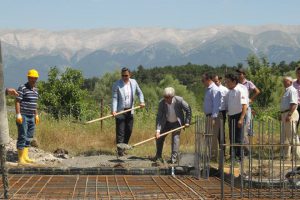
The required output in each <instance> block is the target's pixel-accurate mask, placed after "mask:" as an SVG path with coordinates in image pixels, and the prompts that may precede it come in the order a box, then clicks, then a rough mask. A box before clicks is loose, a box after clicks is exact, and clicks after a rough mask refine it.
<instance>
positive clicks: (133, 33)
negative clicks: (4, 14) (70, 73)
mask: <svg viewBox="0 0 300 200" xmlns="http://www.w3.org/2000/svg"><path fill="white" fill-rule="evenodd" d="M0 40H1V44H2V52H3V60H4V72H5V73H4V74H5V85H7V86H16V85H19V84H21V83H23V82H24V81H26V71H27V70H28V69H30V68H36V69H37V70H38V71H39V72H40V76H41V79H45V78H46V77H47V72H48V70H49V68H50V67H52V66H57V67H59V68H62V69H63V68H65V67H67V66H70V67H72V68H75V69H80V70H82V71H83V74H84V76H85V77H93V76H101V75H103V74H104V73H105V72H112V71H114V70H118V69H120V67H122V66H127V67H129V68H131V69H135V68H136V67H137V66H139V65H142V66H144V67H145V68H148V67H155V66H165V65H182V64H186V63H188V62H191V63H193V64H208V65H212V66H218V65H222V64H227V65H236V64H237V63H244V64H245V59H246V58H247V56H248V55H249V54H256V55H258V56H266V57H267V58H268V59H269V61H270V62H276V63H278V62H280V61H286V62H290V61H298V60H300V59H299V58H300V26H298V25H263V26H211V27H205V28H199V29H171V28H102V29H90V30H65V31H47V30H39V29H30V30H7V29H0Z"/></svg>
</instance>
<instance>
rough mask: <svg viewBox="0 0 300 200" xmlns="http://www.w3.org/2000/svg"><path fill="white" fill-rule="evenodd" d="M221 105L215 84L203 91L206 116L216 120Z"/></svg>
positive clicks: (219, 93)
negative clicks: (209, 115)
mask: <svg viewBox="0 0 300 200" xmlns="http://www.w3.org/2000/svg"><path fill="white" fill-rule="evenodd" d="M220 105H221V92H220V89H219V87H218V86H216V84H215V83H212V84H210V85H209V86H208V87H207V88H206V91H205V97H204V113H205V114H206V115H208V114H211V116H212V117H214V118H216V117H217V116H218V113H219V108H220Z"/></svg>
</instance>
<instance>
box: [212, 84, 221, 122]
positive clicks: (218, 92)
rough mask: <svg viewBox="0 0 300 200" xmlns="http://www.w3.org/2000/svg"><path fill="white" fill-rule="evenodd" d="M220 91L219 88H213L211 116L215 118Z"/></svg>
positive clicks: (219, 100)
mask: <svg viewBox="0 0 300 200" xmlns="http://www.w3.org/2000/svg"><path fill="white" fill-rule="evenodd" d="M221 98H222V97H221V92H220V91H219V90H214V92H213V110H212V114H211V116H212V117H213V118H217V117H218V114H219V108H220V105H221Z"/></svg>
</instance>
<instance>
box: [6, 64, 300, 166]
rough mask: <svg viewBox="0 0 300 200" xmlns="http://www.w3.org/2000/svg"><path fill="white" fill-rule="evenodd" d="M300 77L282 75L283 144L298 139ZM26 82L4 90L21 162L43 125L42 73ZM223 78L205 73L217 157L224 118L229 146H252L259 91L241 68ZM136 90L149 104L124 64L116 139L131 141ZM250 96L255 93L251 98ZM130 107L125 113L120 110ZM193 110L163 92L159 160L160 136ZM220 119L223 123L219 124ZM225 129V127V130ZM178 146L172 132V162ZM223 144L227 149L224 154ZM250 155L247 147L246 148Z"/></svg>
mask: <svg viewBox="0 0 300 200" xmlns="http://www.w3.org/2000/svg"><path fill="white" fill-rule="evenodd" d="M296 76H297V79H296V80H293V79H292V78H291V77H289V76H285V77H283V85H284V87H285V93H284V95H283V96H282V99H281V107H280V110H281V121H282V126H283V132H282V133H281V141H283V142H284V143H285V144H295V143H298V142H299V139H298V140H297V134H296V130H297V128H298V125H299V112H300V106H298V105H299V104H300V67H299V68H297V69H296ZM27 77H28V82H27V83H26V84H24V85H21V86H20V87H19V88H18V91H15V90H14V89H9V88H8V89H6V93H7V94H10V95H14V96H16V123H17V127H18V141H17V149H18V158H19V163H20V164H27V163H32V162H34V161H33V160H32V159H30V158H29V157H28V147H29V146H30V141H31V140H32V138H33V133H34V129H35V125H36V124H38V123H39V117H38V113H37V100H38V91H37V88H36V86H35V84H36V81H37V79H38V77H39V75H38V72H37V71H36V70H34V69H32V70H29V71H28V74H27ZM221 80H222V78H221V77H220V76H218V75H212V74H204V75H203V76H202V79H201V81H202V83H203V85H204V86H205V87H206V91H205V97H204V113H205V115H206V119H207V121H206V122H207V123H206V125H207V127H206V129H207V131H206V132H207V133H210V134H211V135H212V145H211V146H212V149H211V158H212V159H216V158H217V155H218V149H219V148H217V147H218V146H219V145H220V138H221V133H222V134H223V135H222V138H224V140H223V141H224V144H225V143H226V142H225V121H226V116H228V121H229V139H230V144H248V143H249V139H248V136H252V135H253V127H252V123H251V121H252V116H251V104H252V102H253V101H254V99H255V98H256V97H257V95H259V93H260V90H259V89H258V88H257V87H256V86H255V85H254V84H253V83H252V82H251V81H249V80H247V79H246V72H245V71H244V70H243V69H238V70H236V73H231V74H226V75H225V83H226V87H225V86H223V85H222V84H221ZM135 94H137V96H138V98H139V102H140V107H141V108H143V107H144V106H145V103H144V96H143V93H142V90H141V89H140V87H139V85H138V83H137V82H136V80H134V79H132V78H131V73H130V70H129V69H128V68H122V70H121V79H120V80H118V81H116V82H115V83H114V84H113V87H112V104H111V112H112V115H114V116H115V120H116V143H117V144H119V143H125V144H128V142H129V139H130V136H131V133H132V127H133V121H134V120H133V113H134V110H133V107H134V101H135ZM250 95H251V96H250ZM126 110H130V111H129V112H126V113H124V114H120V115H119V114H118V112H121V111H126ZM191 112H192V111H191V108H190V106H189V105H188V103H187V102H186V101H185V100H184V99H183V98H182V97H180V96H176V95H175V90H174V88H172V87H167V88H165V89H164V91H163V98H162V99H161V100H160V102H159V106H158V112H157V116H156V134H155V137H156V138H157V140H156V155H155V158H154V159H155V160H161V161H162V160H163V159H162V151H163V144H164V140H165V137H166V136H162V137H160V135H161V134H162V133H164V132H167V131H169V130H172V129H175V128H178V127H181V126H185V127H188V126H189V125H190V122H191V116H192V113H191ZM221 122H223V123H222V124H221ZM221 128H222V130H221ZM218 143H219V145H218ZM179 145H180V130H178V131H175V132H173V133H172V145H171V149H172V151H171V156H170V160H169V162H170V163H176V162H177V159H178V151H179ZM225 152H226V151H225V148H224V153H225ZM233 152H234V155H235V159H236V160H238V161H241V159H242V151H241V147H240V146H237V147H233ZM125 153H126V152H125V151H124V149H120V148H117V154H118V156H123V155H124V154H125ZM284 153H285V154H284V156H285V158H290V156H291V147H290V146H287V147H285V151H284ZM245 154H247V148H245ZM296 156H297V157H298V158H300V151H296Z"/></svg>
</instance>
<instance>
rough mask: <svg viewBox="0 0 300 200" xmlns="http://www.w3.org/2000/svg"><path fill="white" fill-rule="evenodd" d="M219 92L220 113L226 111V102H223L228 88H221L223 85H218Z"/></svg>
mask: <svg viewBox="0 0 300 200" xmlns="http://www.w3.org/2000/svg"><path fill="white" fill-rule="evenodd" d="M219 90H220V93H221V105H220V109H219V110H220V111H223V110H226V102H225V97H226V95H227V93H228V91H229V90H228V88H227V87H225V86H223V85H219Z"/></svg>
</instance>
